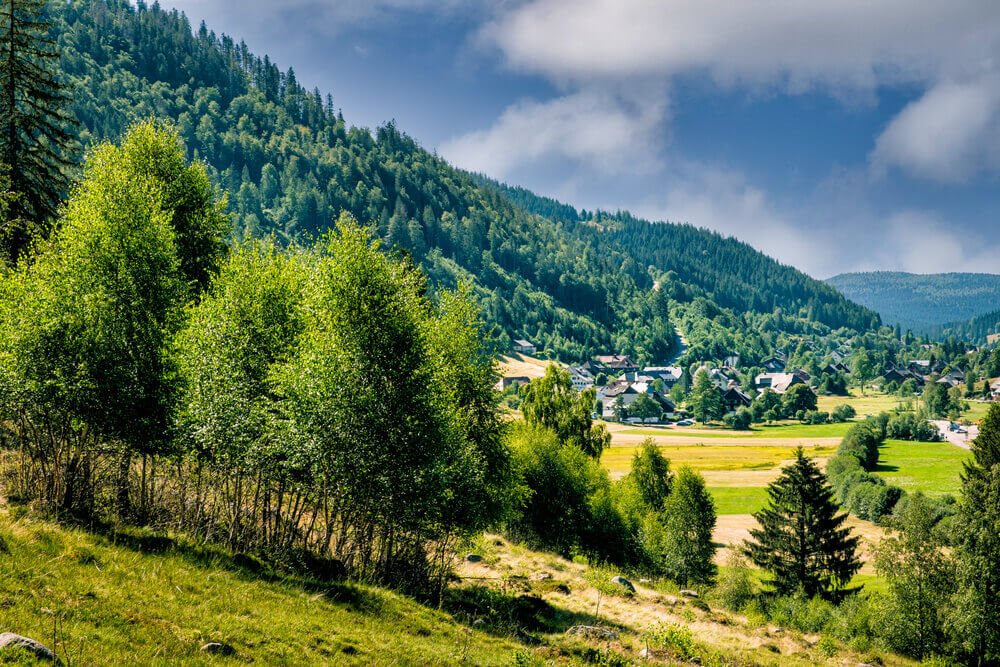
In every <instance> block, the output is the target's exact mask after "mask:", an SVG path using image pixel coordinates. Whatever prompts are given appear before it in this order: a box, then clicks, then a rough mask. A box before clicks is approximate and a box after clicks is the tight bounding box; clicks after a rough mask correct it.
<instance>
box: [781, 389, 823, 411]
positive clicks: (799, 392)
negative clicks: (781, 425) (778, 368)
mask: <svg viewBox="0 0 1000 667" xmlns="http://www.w3.org/2000/svg"><path fill="white" fill-rule="evenodd" d="M816 405H817V399H816V392H814V391H813V390H812V389H811V388H810V387H809V386H808V385H804V384H796V385H793V386H791V387H789V388H788V391H786V392H785V393H784V395H783V396H782V397H781V410H782V412H783V413H784V414H785V416H786V417H794V416H795V415H796V414H797V413H799V412H808V411H809V410H815V409H816Z"/></svg>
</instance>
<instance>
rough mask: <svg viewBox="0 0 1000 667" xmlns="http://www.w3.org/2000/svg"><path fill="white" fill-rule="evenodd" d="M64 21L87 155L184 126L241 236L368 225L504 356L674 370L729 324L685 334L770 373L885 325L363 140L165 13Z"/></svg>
mask: <svg viewBox="0 0 1000 667" xmlns="http://www.w3.org/2000/svg"><path fill="white" fill-rule="evenodd" d="M50 11H51V12H52V13H53V15H54V18H55V19H56V21H55V23H56V25H55V31H54V32H55V36H56V38H57V39H58V43H59V47H60V51H61V54H62V68H63V72H64V74H65V75H66V77H67V79H68V82H69V84H70V86H71V87H72V89H73V90H74V97H73V105H72V110H73V112H74V113H75V115H76V116H77V118H78V119H79V120H80V122H81V140H82V141H83V143H85V144H89V143H92V142H94V141H99V140H104V139H111V140H114V139H117V138H119V137H120V136H121V135H122V134H123V132H124V131H125V130H126V128H127V127H128V125H129V124H130V123H132V122H134V121H136V120H138V119H143V118H148V117H150V116H155V117H157V118H162V119H167V120H170V121H172V122H173V123H174V124H175V126H176V128H177V130H178V131H179V133H180V135H181V137H182V138H183V140H184V142H185V145H186V147H187V149H188V151H189V152H190V154H191V156H192V157H196V158H198V159H201V160H203V161H204V162H205V163H206V165H207V167H208V169H209V173H210V175H211V176H212V178H213V180H214V181H215V182H216V184H218V185H219V187H220V188H222V189H223V190H225V191H226V192H228V193H229V207H230V211H231V213H232V217H233V221H234V229H233V237H234V239H236V240H239V239H241V238H246V237H256V236H261V235H273V236H275V237H277V238H279V239H283V240H287V241H289V242H293V241H296V240H299V239H308V238H310V237H314V236H317V235H320V234H323V233H324V232H325V231H326V230H327V229H329V227H330V226H331V225H332V224H333V221H334V220H335V219H336V218H337V216H338V215H339V214H340V213H341V212H342V211H346V212H348V213H351V214H353V215H354V216H355V217H356V218H357V219H358V220H360V221H362V222H363V223H365V224H368V225H369V226H370V227H371V229H372V231H373V233H374V234H375V235H377V236H378V237H380V238H381V239H383V242H384V245H385V247H387V248H390V249H392V248H395V249H396V250H397V251H399V252H405V253H407V254H408V255H409V256H410V257H411V258H412V259H413V261H414V262H415V263H417V264H419V265H420V266H421V268H423V269H424V271H425V272H426V274H427V275H428V276H429V277H430V279H431V283H432V285H444V286H452V285H455V284H456V283H458V282H463V283H465V284H468V285H469V286H470V288H471V290H472V294H473V296H474V297H475V298H476V299H477V300H478V302H479V303H480V304H481V306H482V310H483V314H484V317H485V319H486V321H487V324H488V325H489V326H490V327H491V328H492V330H493V332H494V335H495V337H496V342H497V343H498V344H499V345H500V346H505V345H509V343H510V339H511V338H515V337H517V338H528V339H530V340H532V342H534V343H536V344H537V345H539V347H540V349H542V350H543V351H544V353H545V354H547V355H551V356H553V357H556V358H560V359H563V360H567V361H569V360H579V359H581V358H584V357H586V356H589V355H593V354H596V353H601V352H604V353H608V352H620V353H626V354H630V355H633V356H635V357H636V358H637V359H638V360H641V361H658V360H662V359H665V358H669V357H670V356H671V355H672V354H673V352H674V351H675V340H674V325H675V323H676V322H675V321H674V320H680V319H684V320H687V321H690V322H691V323H692V324H702V323H708V324H713V323H715V324H719V325H720V326H718V327H716V328H715V329H714V331H715V333H712V334H705V335H702V336H701V337H700V339H695V336H694V334H692V333H690V332H688V331H686V332H685V333H686V334H687V336H688V340H689V342H690V343H691V344H692V347H694V346H695V345H696V344H700V346H699V347H697V348H696V349H698V350H699V351H700V352H705V353H708V354H715V353H716V352H719V353H721V354H728V353H732V352H737V353H740V354H742V355H743V356H744V358H748V359H752V358H761V357H762V356H766V355H767V354H769V353H770V350H769V348H770V347H773V346H774V345H775V344H776V340H775V339H776V337H777V336H778V335H779V334H780V333H781V332H786V331H796V332H803V331H809V332H822V331H829V330H830V329H837V328H840V327H847V328H850V329H855V330H859V331H864V330H867V329H869V328H871V327H873V326H877V325H878V323H879V318H878V316H877V315H876V314H875V313H874V312H872V311H870V310H868V309H866V308H863V307H861V306H858V305H857V304H855V303H852V302H850V301H848V300H847V299H845V298H844V297H843V296H842V295H841V294H840V293H839V292H837V291H836V290H834V289H832V288H831V287H829V286H828V285H826V284H824V283H822V282H820V281H817V280H814V279H812V278H810V277H809V276H806V275H805V274H803V273H801V272H800V271H797V270H796V269H794V268H792V267H789V266H784V265H782V264H780V263H778V262H776V261H775V260H773V259H771V258H770V257H767V256H766V255H764V254H762V253H760V252H759V251H757V250H755V249H753V248H752V247H750V246H748V245H746V244H744V243H740V242H738V241H736V240H734V239H730V238H725V237H723V236H721V235H719V234H716V233H713V232H709V231H706V230H701V229H697V228H695V227H691V226H688V225H674V224H654V223H650V222H647V221H644V220H637V219H635V218H633V217H631V216H629V215H627V214H621V213H616V214H610V213H603V212H590V213H588V212H585V211H578V210H577V209H575V208H574V207H572V206H568V205H566V204H563V203H561V202H557V201H554V200H551V199H545V198H542V197H538V196H536V195H534V194H533V193H531V192H529V191H528V190H524V189H522V188H512V187H508V186H505V185H502V184H500V183H496V182H493V181H489V180H488V179H485V178H482V177H479V176H475V175H473V174H469V173H467V172H464V171H462V170H459V169H456V168H454V167H453V166H451V165H449V164H447V163H446V162H445V161H444V160H442V159H440V158H439V157H438V156H436V155H434V154H432V153H430V152H428V151H426V150H424V149H423V148H422V147H420V146H419V145H418V144H417V143H416V142H415V141H413V139H411V138H410V137H408V136H407V135H405V134H404V133H403V132H402V131H401V130H400V129H398V128H397V127H396V126H395V124H394V123H387V124H386V125H384V126H382V127H379V128H377V129H375V130H374V131H370V130H368V129H365V128H359V127H351V126H349V125H348V124H347V122H346V121H345V120H344V118H343V116H342V115H341V113H340V112H339V111H338V110H337V109H336V107H335V106H334V102H333V99H332V98H331V97H330V96H329V95H323V94H321V92H320V91H319V90H312V91H310V90H306V89H305V88H303V87H302V86H301V85H300V84H299V83H298V81H297V79H296V76H295V73H294V71H293V70H292V69H288V70H285V71H282V70H279V68H278V67H277V65H275V63H273V62H272V61H271V60H270V59H269V58H268V57H267V56H263V57H259V56H257V55H255V54H253V53H251V52H250V50H249V48H248V47H247V45H246V44H244V43H243V42H238V41H236V40H234V39H232V38H230V37H228V36H225V35H217V34H216V33H215V32H213V31H212V30H210V29H209V28H208V27H207V26H206V25H204V24H201V25H200V26H198V27H197V28H196V29H192V26H191V24H190V23H189V22H188V20H187V18H186V17H185V16H184V15H183V14H181V13H179V12H177V11H166V10H164V9H163V8H161V7H160V5H159V4H158V3H151V4H150V3H147V2H143V1H141V0H140V1H138V2H134V3H133V2H128V1H126V0H71V1H69V2H61V3H51V4H50ZM331 66H332V67H335V66H337V65H336V64H331ZM656 287H661V289H656ZM751 320H752V321H751ZM722 323H725V326H721V325H722ZM689 328H690V329H695V328H696V327H694V326H692V327H689ZM700 328H702V329H704V330H705V331H708V330H709V329H710V327H708V326H707V324H706V326H705V327H700ZM706 351H707V352H706Z"/></svg>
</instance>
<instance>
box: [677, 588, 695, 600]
mask: <svg viewBox="0 0 1000 667" xmlns="http://www.w3.org/2000/svg"><path fill="white" fill-rule="evenodd" d="M681 595H683V596H684V597H686V598H697V597H698V591H692V590H690V589H688V588H685V589H684V590H682V591H681Z"/></svg>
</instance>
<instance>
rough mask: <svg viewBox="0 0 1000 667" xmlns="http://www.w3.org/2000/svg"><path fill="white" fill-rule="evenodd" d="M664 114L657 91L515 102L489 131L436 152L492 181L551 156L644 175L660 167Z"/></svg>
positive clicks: (452, 142)
mask: <svg viewBox="0 0 1000 667" xmlns="http://www.w3.org/2000/svg"><path fill="white" fill-rule="evenodd" d="M666 112H667V99H666V94H665V93H663V92H662V91H658V90H648V89H647V90H632V91H629V92H628V93H623V92H617V93H616V92H611V91H608V90H598V89H586V90H582V91H579V92H575V93H572V94H569V95H565V96H561V97H556V98H554V99H551V100H547V101H545V102H538V101H535V100H527V101H522V102H518V103H516V104H513V105H511V106H509V107H508V108H507V109H506V110H505V111H504V112H503V113H502V114H501V115H500V117H499V118H498V119H497V120H496V122H495V123H494V124H493V125H492V126H491V127H489V128H487V129H485V130H480V131H476V132H472V133H469V134H466V135H463V136H460V137H457V138H455V139H452V140H450V141H447V142H445V143H444V144H442V145H441V146H440V147H439V149H438V150H439V151H440V153H441V154H442V155H443V156H444V157H445V158H446V159H448V160H449V161H451V162H454V163H455V164H457V165H458V166H460V167H463V168H465V169H469V170H472V171H478V172H482V173H486V174H489V175H490V176H493V177H496V178H505V177H507V176H509V175H510V174H511V173H512V172H513V171H514V170H515V169H517V168H519V167H523V166H526V165H527V166H530V165H533V164H538V163H542V162H546V161H548V160H551V159H553V158H555V159H569V160H571V161H573V162H575V163H580V164H583V165H586V166H587V167H589V168H590V169H593V170H595V171H597V172H604V173H607V172H617V173H621V172H623V171H626V172H629V173H645V172H649V171H650V170H654V169H657V168H659V167H660V166H661V165H660V162H659V160H660V157H659V155H660V151H659V149H660V148H661V147H662V143H663V138H662V137H661V136H660V135H661V123H662V120H663V118H664V116H665V114H666Z"/></svg>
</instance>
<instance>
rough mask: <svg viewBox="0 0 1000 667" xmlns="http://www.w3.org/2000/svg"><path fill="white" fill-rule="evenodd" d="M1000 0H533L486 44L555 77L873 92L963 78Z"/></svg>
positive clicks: (996, 36) (995, 28)
mask: <svg viewBox="0 0 1000 667" xmlns="http://www.w3.org/2000/svg"><path fill="white" fill-rule="evenodd" d="M997 17H998V9H997V5H996V3H995V2H992V1H988V0H956V1H954V2H946V3H945V2H912V0H878V1H875V0H839V1H838V2H802V0H758V1H757V2H704V1H703V0H533V1H531V2H528V3H526V4H524V5H521V6H519V7H517V8H515V9H513V10H512V11H509V12H507V13H505V14H503V15H501V16H499V17H498V18H497V19H495V20H494V21H493V22H491V23H489V24H488V25H487V26H486V27H484V29H483V30H482V32H481V40H482V41H483V42H484V43H485V44H489V45H495V46H497V47H499V48H500V49H501V51H502V52H503V53H504V55H505V56H506V59H507V61H508V63H509V64H510V65H511V66H513V67H515V68H519V69H524V70H528V71H532V72H538V73H541V74H543V75H546V76H549V77H551V78H552V79H554V80H562V81H577V82H578V81H587V80H592V79H593V78H595V77H606V78H619V77H631V76H649V75H665V76H670V75H673V74H676V73H678V72H685V71H701V70H704V71H707V72H709V73H710V74H711V75H713V76H714V77H715V78H716V79H717V80H719V81H744V82H751V83H752V82H761V81H765V82H774V81H783V82H786V83H787V84H789V85H790V86H791V87H792V88H793V89H794V88H803V87H808V86H810V85H813V84H821V85H834V86H841V85H848V86H872V85H874V84H875V83H876V82H878V81H879V80H899V79H904V80H925V79H927V78H936V77H938V76H940V75H941V74H942V73H943V72H962V71H965V70H966V69H967V68H968V67H969V66H970V64H971V66H972V67H974V68H976V67H979V62H980V60H981V59H983V58H985V57H989V56H990V55H992V53H993V52H994V51H995V48H996V45H997V43H998V41H1000V21H998V20H997Z"/></svg>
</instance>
